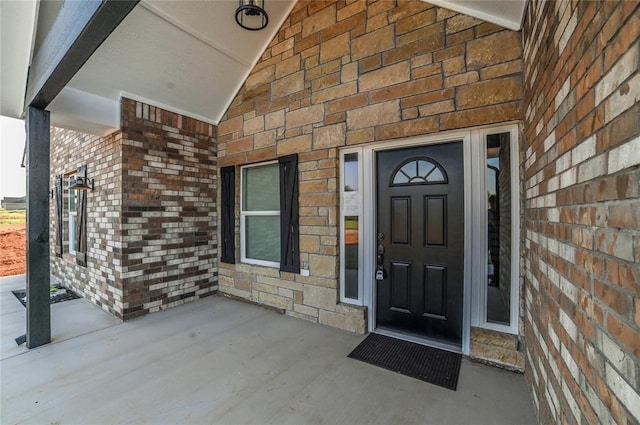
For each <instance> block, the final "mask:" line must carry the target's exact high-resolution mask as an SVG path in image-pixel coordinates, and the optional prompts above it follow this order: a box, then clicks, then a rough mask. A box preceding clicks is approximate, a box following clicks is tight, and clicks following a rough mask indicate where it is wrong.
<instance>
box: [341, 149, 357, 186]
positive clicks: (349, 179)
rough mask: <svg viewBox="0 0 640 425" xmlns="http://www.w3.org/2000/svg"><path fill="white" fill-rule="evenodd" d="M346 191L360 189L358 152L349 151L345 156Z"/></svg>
mask: <svg viewBox="0 0 640 425" xmlns="http://www.w3.org/2000/svg"><path fill="white" fill-rule="evenodd" d="M343 179H344V191H345V192H357V191H358V154H357V153H348V154H346V155H345V156H344V177H343Z"/></svg>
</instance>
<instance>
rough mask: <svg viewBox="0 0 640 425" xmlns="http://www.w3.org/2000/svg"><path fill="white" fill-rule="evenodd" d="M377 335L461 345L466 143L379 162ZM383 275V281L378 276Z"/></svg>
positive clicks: (381, 156) (396, 153)
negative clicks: (385, 333) (404, 334)
mask: <svg viewBox="0 0 640 425" xmlns="http://www.w3.org/2000/svg"><path fill="white" fill-rule="evenodd" d="M376 160H377V161H376V164H377V204H378V205H377V220H378V223H377V229H378V234H377V236H378V241H377V242H376V243H377V244H378V245H377V246H378V253H380V252H382V256H381V257H380V256H379V257H378V263H379V265H381V266H382V267H383V269H384V270H383V273H377V274H378V278H380V277H382V279H381V280H377V294H376V297H377V302H376V325H377V327H381V328H386V329H391V330H399V331H408V332H411V333H414V334H418V335H420V336H425V337H427V338H429V339H433V340H438V341H442V342H446V343H450V344H455V345H460V344H461V342H462V301H463V277H464V271H463V269H464V172H463V158H462V142H454V143H446V144H439V145H430V146H424V147H419V148H408V149H398V150H393V151H383V152H379V153H378V154H377V158H376ZM381 274H382V276H380V275H381Z"/></svg>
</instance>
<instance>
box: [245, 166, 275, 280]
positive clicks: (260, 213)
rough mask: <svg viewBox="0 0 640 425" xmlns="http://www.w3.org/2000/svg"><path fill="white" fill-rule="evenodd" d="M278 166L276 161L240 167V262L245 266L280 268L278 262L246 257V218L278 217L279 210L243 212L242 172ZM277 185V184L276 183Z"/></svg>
mask: <svg viewBox="0 0 640 425" xmlns="http://www.w3.org/2000/svg"><path fill="white" fill-rule="evenodd" d="M273 164H278V161H267V162H260V163H257V164H250V165H244V166H242V167H240V261H241V262H242V263H246V264H254V265H256V266H264V267H275V268H280V262H276V261H265V260H256V259H255V258H248V257H247V242H246V240H245V235H246V218H247V217H256V216H265V217H273V216H277V217H280V210H272V211H244V194H243V190H244V170H245V169H247V168H253V167H264V166H265V165H273ZM278 185H279V182H278Z"/></svg>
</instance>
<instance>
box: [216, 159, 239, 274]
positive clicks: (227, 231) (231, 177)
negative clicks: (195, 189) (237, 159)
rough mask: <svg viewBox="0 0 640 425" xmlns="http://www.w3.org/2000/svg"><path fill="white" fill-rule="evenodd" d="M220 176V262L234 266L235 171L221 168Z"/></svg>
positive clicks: (233, 168) (232, 168)
mask: <svg viewBox="0 0 640 425" xmlns="http://www.w3.org/2000/svg"><path fill="white" fill-rule="evenodd" d="M220 174H221V176H220V177H221V180H222V183H221V186H222V187H221V189H222V193H221V199H220V202H221V203H222V205H221V206H220V209H221V211H222V255H221V256H220V261H222V262H223V263H230V264H235V262H236V258H235V252H236V243H235V237H236V235H235V203H236V169H235V167H234V166H230V167H223V168H222V169H221V170H220Z"/></svg>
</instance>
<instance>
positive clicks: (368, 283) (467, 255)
mask: <svg viewBox="0 0 640 425" xmlns="http://www.w3.org/2000/svg"><path fill="white" fill-rule="evenodd" d="M497 132H510V135H511V140H512V144H511V148H512V149H511V155H512V175H513V178H512V193H513V199H514V202H512V204H513V206H512V214H513V215H512V217H518V219H517V220H516V219H514V220H513V223H514V226H513V229H512V240H513V241H518V240H519V223H520V221H519V217H520V216H519V199H520V191H519V178H520V177H519V174H520V173H519V162H518V160H517V158H518V143H517V137H518V127H517V122H509V123H504V124H500V125H493V126H482V127H474V128H470V129H465V130H456V131H449V132H442V133H437V134H431V135H423V136H416V137H411V138H406V139H401V140H392V141H385V142H379V143H370V144H366V145H361V146H354V147H348V148H344V149H343V150H342V152H343V153H350V152H358V153H359V154H360V158H359V159H360V161H362V162H361V166H360V167H361V168H360V173H359V175H360V177H361V178H362V180H361V181H362V186H361V187H362V188H361V195H360V199H361V202H362V209H361V215H360V220H362V226H361V232H362V235H361V238H360V243H361V244H362V248H361V251H360V252H361V254H362V262H361V263H360V267H361V268H362V269H361V270H362V277H361V279H362V282H363V283H362V291H363V292H362V294H361V295H359V299H360V300H361V303H362V304H363V305H365V306H367V307H368V308H367V312H368V313H367V314H368V317H367V322H368V329H367V330H368V331H369V332H373V331H376V329H375V328H376V311H375V306H376V299H375V290H374V289H375V285H376V283H375V282H376V281H375V269H376V264H375V258H376V251H375V250H376V243H377V242H376V239H375V235H376V220H377V217H376V205H377V199H376V186H375V185H376V163H375V158H376V153H377V152H380V151H385V150H395V149H402V148H408V147H418V146H429V145H435V144H441V143H450V142H457V141H462V147H463V169H464V282H463V288H464V289H463V291H464V292H463V306H462V308H463V315H462V346H461V347H459V348H457V349H455V348H454V349H455V350H457V351H460V350H461V351H462V353H463V354H469V353H470V348H471V347H470V345H471V342H470V337H471V326H472V325H473V326H479V327H483V328H487V329H494V330H498V331H501V332H507V333H512V334H517V332H518V322H519V305H520V302H519V297H520V294H519V285H512V291H511V325H510V326H502V325H494V324H491V323H487V321H486V319H484V318H486V288H485V287H486V284H484V285H483V284H482V283H481V280H482V281H483V282H486V269H485V268H483V267H486V263H487V258H486V256H487V252H486V251H487V250H486V246H487V240H486V235H485V234H484V233H486V223H485V217H484V215H483V214H479V213H478V214H476V213H475V209H476V208H479V205H483V204H482V202H481V201H480V198H479V196H480V195H479V193H486V185H485V177H484V173H485V168H486V165H485V162H486V157H485V150H484V149H483V145H482V143H483V140H484V137H485V136H486V135H487V134H493V133H497ZM476 192H478V193H476ZM474 193H475V196H473V194H474ZM482 211H484V207H483V208H482ZM518 246H519V243H516V244H515V245H513V246H512V267H513V269H512V279H518V276H519V270H520V269H519V249H518V248H517V247H518ZM513 247H515V248H516V249H513ZM474 253H475V254H474ZM474 275H477V276H476V278H473V276H474ZM478 276H480V277H478ZM483 291H484V292H483ZM345 301H346V300H343V302H345ZM353 301H355V300H353ZM377 332H380V331H379V330H378V331H377ZM380 333H388V332H380ZM396 336H400V337H402V336H401V335H396ZM404 339H408V340H412V339H414V338H412V337H406V336H405V338H404ZM415 339H416V340H419V341H420V342H425V341H424V340H422V339H420V338H415ZM428 343H429V344H430V345H431V343H430V342H428ZM433 345H438V344H437V343H434V344H433ZM442 348H447V349H452V347H446V346H445V347H442Z"/></svg>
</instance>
